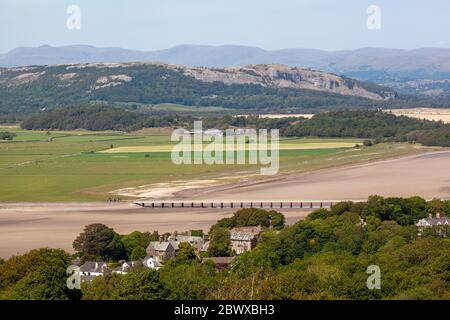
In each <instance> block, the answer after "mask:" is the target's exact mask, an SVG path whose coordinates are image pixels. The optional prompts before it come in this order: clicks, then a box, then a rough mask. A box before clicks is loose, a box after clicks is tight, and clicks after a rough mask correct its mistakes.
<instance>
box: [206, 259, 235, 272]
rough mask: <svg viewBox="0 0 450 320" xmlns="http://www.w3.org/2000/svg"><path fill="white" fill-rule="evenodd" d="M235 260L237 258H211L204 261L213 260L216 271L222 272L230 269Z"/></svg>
mask: <svg viewBox="0 0 450 320" xmlns="http://www.w3.org/2000/svg"><path fill="white" fill-rule="evenodd" d="M235 258H236V257H211V258H205V259H203V261H208V260H211V261H212V262H213V263H214V268H216V270H222V269H224V268H227V267H229V266H230V264H231V263H232V262H233V260H234V259H235Z"/></svg>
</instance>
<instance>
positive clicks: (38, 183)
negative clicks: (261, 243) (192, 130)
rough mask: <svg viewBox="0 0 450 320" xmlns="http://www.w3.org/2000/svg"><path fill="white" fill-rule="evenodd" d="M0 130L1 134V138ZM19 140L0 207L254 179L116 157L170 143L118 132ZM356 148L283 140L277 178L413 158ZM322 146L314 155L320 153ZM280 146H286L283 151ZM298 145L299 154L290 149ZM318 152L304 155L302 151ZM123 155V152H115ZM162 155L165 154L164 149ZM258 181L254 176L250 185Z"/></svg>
mask: <svg viewBox="0 0 450 320" xmlns="http://www.w3.org/2000/svg"><path fill="white" fill-rule="evenodd" d="M2 130H4V129H2V128H1V127H0V131H2ZM8 131H14V132H15V133H17V137H16V138H15V139H14V141H11V142H5V141H3V142H0V182H1V189H0V201H5V202H33V201H36V202H46V201H50V202H51V201H94V200H106V199H107V198H108V197H109V196H110V194H109V192H111V191H113V190H117V189H119V188H124V187H131V186H139V185H145V184H151V183H156V182H170V181H172V180H189V179H196V180H198V179H202V178H216V177H218V176H226V175H232V174H233V173H236V172H239V175H242V173H243V172H245V173H246V174H253V173H258V172H259V169H260V166H257V165H213V166H209V165H180V166H177V165H174V164H172V162H171V159H170V156H171V155H170V152H167V151H165V152H114V153H104V152H101V151H105V150H110V149H111V147H112V148H113V149H114V148H121V147H138V148H139V147H142V148H147V147H151V148H156V149H155V150H158V149H157V148H158V146H162V147H164V148H167V146H170V145H171V144H173V143H172V142H170V136H168V135H138V134H125V133H121V132H95V133H93V132H87V131H71V132H51V133H47V132H40V131H23V130H20V129H17V128H13V129H11V128H8ZM342 143H345V144H347V145H348V146H353V145H354V144H356V143H361V140H358V139H314V138H308V139H286V140H282V141H281V142H280V149H281V150H280V171H281V172H287V171H307V170H313V169H319V168H324V167H329V166H335V165H341V164H348V163H353V162H361V161H369V160H373V159H381V158H385V157H388V156H395V155H400V154H407V153H411V152H414V150H413V147H412V146H409V145H392V144H380V145H377V146H374V147H370V148H354V147H346V148H342V147H335V146H342ZM318 144H319V145H322V146H324V147H323V148H317V145H318ZM283 145H286V146H289V148H286V149H284V148H283ZM293 145H294V146H295V145H298V149H295V148H293V147H292V146H293ZM307 145H311V146H313V145H314V146H316V147H315V148H311V149H309V148H307V147H305V146H307ZM119 150H120V149H119ZM164 150H167V149H164ZM259 178H261V177H260V176H255V179H259Z"/></svg>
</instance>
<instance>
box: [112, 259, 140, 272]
mask: <svg viewBox="0 0 450 320" xmlns="http://www.w3.org/2000/svg"><path fill="white" fill-rule="evenodd" d="M119 263H120V264H121V265H120V266H119V267H117V268H115V269H114V270H113V271H112V272H113V273H118V274H127V273H128V272H130V270H131V269H132V268H135V267H138V266H141V265H142V263H141V261H119Z"/></svg>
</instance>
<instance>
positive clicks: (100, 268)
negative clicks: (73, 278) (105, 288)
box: [80, 261, 110, 281]
mask: <svg viewBox="0 0 450 320" xmlns="http://www.w3.org/2000/svg"><path fill="white" fill-rule="evenodd" d="M109 271H110V270H109V268H108V265H107V264H106V262H103V261H86V262H85V263H84V264H83V265H81V266H80V276H81V280H82V281H92V280H93V279H94V278H95V277H98V276H103V275H105V274H106V273H108V272H109Z"/></svg>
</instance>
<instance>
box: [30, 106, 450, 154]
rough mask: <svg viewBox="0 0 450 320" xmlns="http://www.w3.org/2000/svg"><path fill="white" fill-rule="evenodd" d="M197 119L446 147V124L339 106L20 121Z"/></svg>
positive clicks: (107, 124)
mask: <svg viewBox="0 0 450 320" xmlns="http://www.w3.org/2000/svg"><path fill="white" fill-rule="evenodd" d="M195 120H202V121H203V127H204V128H206V129H208V128H216V129H227V128H230V127H240V128H242V127H247V128H256V129H259V128H264V129H279V130H280V135H281V136H283V137H336V138H345V137H352V138H366V139H373V142H375V143H378V142H384V141H398V142H411V143H420V144H423V145H426V146H442V147H448V146H450V124H444V123H443V122H436V121H428V120H421V119H414V118H409V117H406V116H396V115H393V114H391V113H389V112H385V111H381V110H337V111H328V112H321V113H317V114H315V115H314V116H313V117H312V118H311V119H306V118H302V117H288V118H281V119H270V118H260V117H258V116H245V117H244V116H232V115H225V116H211V115H210V116H198V115H197V116H195V115H177V114H171V115H148V114H140V113H136V112H132V111H127V110H123V109H121V108H117V107H111V106H107V105H94V106H79V107H70V108H60V109H57V110H53V111H48V112H43V113H40V114H38V115H34V116H31V117H29V118H28V119H26V120H24V121H23V122H22V123H21V126H22V128H24V129H34V130H73V129H79V128H82V129H87V130H93V131H99V130H121V131H133V130H138V129H141V128H145V127H185V128H190V127H192V125H193V122H194V121H195Z"/></svg>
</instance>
